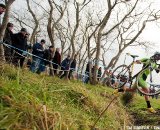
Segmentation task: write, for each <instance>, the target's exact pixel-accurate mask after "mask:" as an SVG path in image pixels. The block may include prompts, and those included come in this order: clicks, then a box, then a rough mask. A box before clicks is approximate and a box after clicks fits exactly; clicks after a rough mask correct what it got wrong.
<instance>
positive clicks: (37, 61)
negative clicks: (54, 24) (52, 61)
mask: <svg viewBox="0 0 160 130" xmlns="http://www.w3.org/2000/svg"><path fill="white" fill-rule="evenodd" d="M45 42H46V41H45V40H44V39H42V40H41V42H40V43H35V44H34V45H33V51H32V54H33V57H32V65H31V68H30V70H31V71H32V72H37V73H40V72H41V71H42V69H40V66H41V64H42V59H43V56H44V44H45ZM43 65H44V64H43Z"/></svg>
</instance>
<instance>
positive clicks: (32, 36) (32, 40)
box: [26, 0, 39, 43]
mask: <svg viewBox="0 0 160 130" xmlns="http://www.w3.org/2000/svg"><path fill="white" fill-rule="evenodd" d="M26 2H27V7H28V11H29V12H30V13H31V15H32V17H33V19H34V24H35V26H34V28H33V32H32V35H31V38H30V43H34V42H35V35H36V34H37V33H38V31H37V29H38V26H39V21H38V19H37V18H36V15H35V13H34V12H33V10H32V9H31V6H30V3H29V0H26Z"/></svg>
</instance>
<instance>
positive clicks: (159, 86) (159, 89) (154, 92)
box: [136, 68, 160, 97]
mask: <svg viewBox="0 0 160 130" xmlns="http://www.w3.org/2000/svg"><path fill="white" fill-rule="evenodd" d="M146 70H148V68H147V69H145V70H143V71H142V72H141V73H140V74H139V75H138V76H137V79H140V78H141V77H142V76H143V74H144V72H146ZM159 78H160V76H159V74H158V73H157V72H156V71H154V70H153V71H150V74H149V75H148V76H147V78H146V81H145V84H146V86H145V87H147V88H148V91H147V92H146V91H144V89H143V88H142V87H141V84H140V83H139V81H138V80H136V84H137V89H138V91H139V92H140V93H142V94H143V95H147V96H153V97H154V96H158V94H160V80H159Z"/></svg>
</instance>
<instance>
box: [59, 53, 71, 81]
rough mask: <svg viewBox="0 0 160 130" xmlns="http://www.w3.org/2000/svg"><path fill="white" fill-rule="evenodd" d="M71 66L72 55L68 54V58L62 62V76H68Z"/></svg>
mask: <svg viewBox="0 0 160 130" xmlns="http://www.w3.org/2000/svg"><path fill="white" fill-rule="evenodd" d="M69 67H70V55H68V56H67V58H66V59H64V60H63V61H62V63H61V72H62V73H63V74H62V75H61V76H60V78H63V77H65V76H66V78H68V77H67V74H68V72H69Z"/></svg>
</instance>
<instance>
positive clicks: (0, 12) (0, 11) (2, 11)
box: [0, 4, 6, 15]
mask: <svg viewBox="0 0 160 130" xmlns="http://www.w3.org/2000/svg"><path fill="white" fill-rule="evenodd" d="M5 11H6V6H5V5H4V4H0V15H1V14H3V13H4V12H5Z"/></svg>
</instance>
